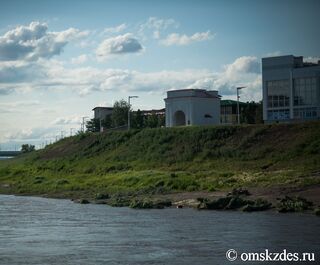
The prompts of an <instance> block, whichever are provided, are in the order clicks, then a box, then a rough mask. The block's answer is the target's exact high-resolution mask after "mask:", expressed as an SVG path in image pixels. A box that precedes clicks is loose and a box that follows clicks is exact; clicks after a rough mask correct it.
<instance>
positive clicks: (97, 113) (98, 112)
mask: <svg viewBox="0 0 320 265" xmlns="http://www.w3.org/2000/svg"><path fill="white" fill-rule="evenodd" d="M92 110H93V112H94V118H95V119H98V120H101V121H102V120H104V119H105V118H106V116H108V115H111V114H112V111H113V108H110V107H95V108H93V109H92Z"/></svg>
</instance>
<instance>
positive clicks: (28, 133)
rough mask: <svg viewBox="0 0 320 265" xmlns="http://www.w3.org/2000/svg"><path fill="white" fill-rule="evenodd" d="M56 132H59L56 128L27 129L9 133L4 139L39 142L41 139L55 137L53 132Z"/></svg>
mask: <svg viewBox="0 0 320 265" xmlns="http://www.w3.org/2000/svg"><path fill="white" fill-rule="evenodd" d="M55 130H57V128H56V127H47V128H42V127H41V128H39V127H37V128H25V129H22V130H18V131H14V132H8V133H6V134H5V135H4V138H5V139H6V140H7V141H22V140H23V141H26V140H27V141H30V140H39V139H41V138H42V139H44V138H51V137H53V131H55Z"/></svg>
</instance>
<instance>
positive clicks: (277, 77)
mask: <svg viewBox="0 0 320 265" xmlns="http://www.w3.org/2000/svg"><path fill="white" fill-rule="evenodd" d="M262 88H263V119H264V121H265V122H267V123H268V122H279V121H298V120H311V119H319V118H320V62H318V63H317V64H316V63H306V62H303V57H302V56H299V57H295V56H293V55H287V56H278V57H269V58H262Z"/></svg>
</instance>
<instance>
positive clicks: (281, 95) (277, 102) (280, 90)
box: [267, 80, 290, 108]
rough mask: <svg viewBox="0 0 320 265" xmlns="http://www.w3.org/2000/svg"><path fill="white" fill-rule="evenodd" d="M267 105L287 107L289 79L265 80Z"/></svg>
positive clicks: (270, 106)
mask: <svg viewBox="0 0 320 265" xmlns="http://www.w3.org/2000/svg"><path fill="white" fill-rule="evenodd" d="M267 90H268V107H269V108H278V107H288V106H289V104H290V103H289V96H290V87H289V80H276V81H268V82H267Z"/></svg>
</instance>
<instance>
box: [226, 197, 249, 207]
mask: <svg viewBox="0 0 320 265" xmlns="http://www.w3.org/2000/svg"><path fill="white" fill-rule="evenodd" d="M248 203H249V202H248V201H246V200H243V199H241V198H240V197H238V196H236V197H232V198H231V200H230V201H229V203H228V205H227V206H226V207H225V209H226V210H234V209H239V208H241V207H243V206H245V205H248Z"/></svg>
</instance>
